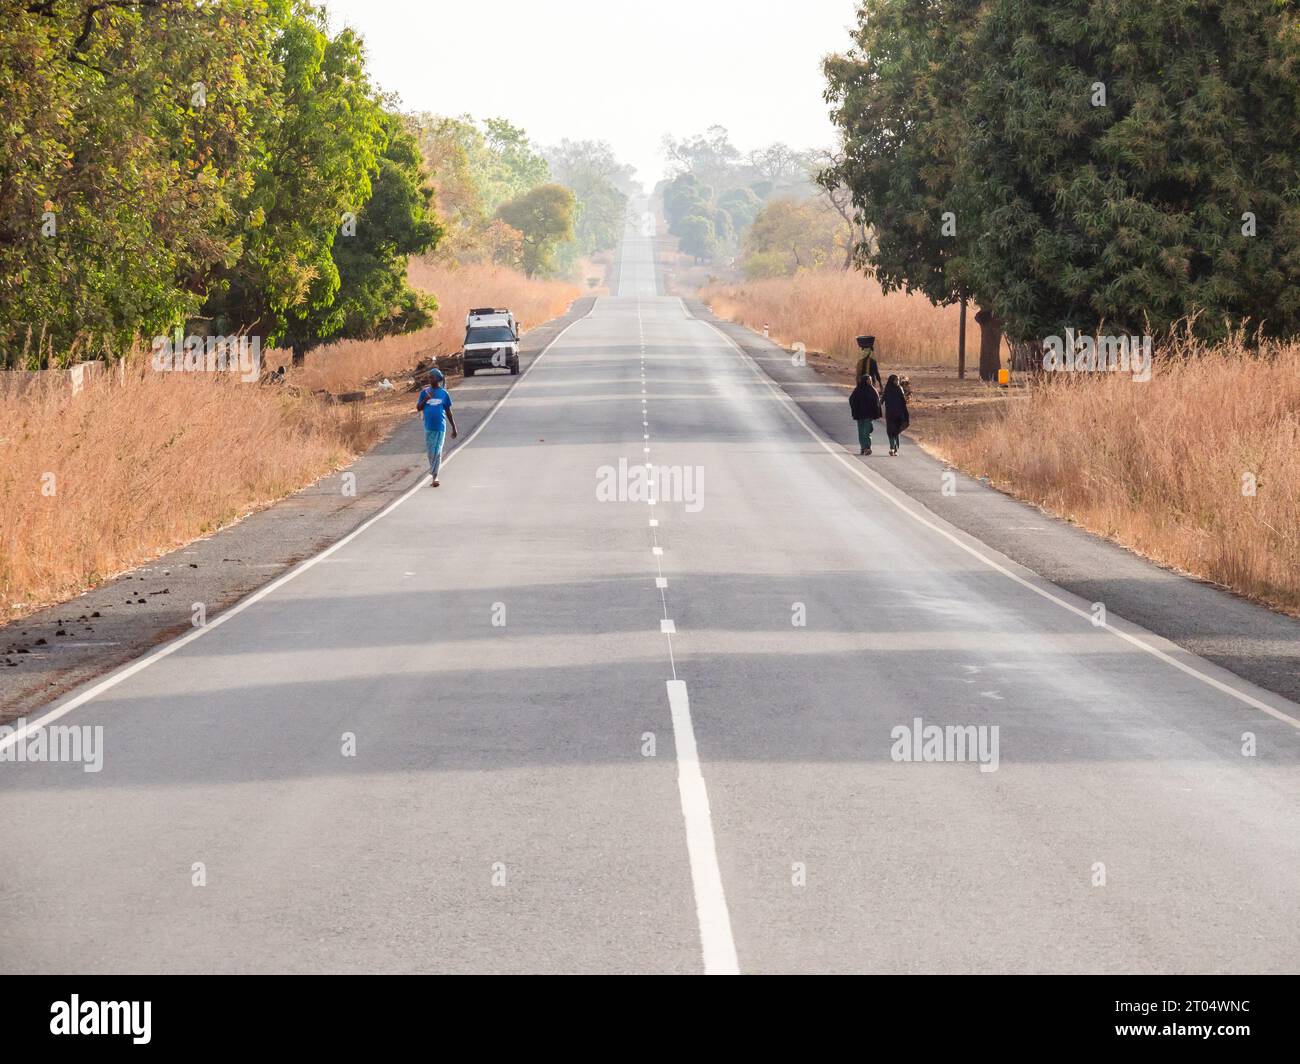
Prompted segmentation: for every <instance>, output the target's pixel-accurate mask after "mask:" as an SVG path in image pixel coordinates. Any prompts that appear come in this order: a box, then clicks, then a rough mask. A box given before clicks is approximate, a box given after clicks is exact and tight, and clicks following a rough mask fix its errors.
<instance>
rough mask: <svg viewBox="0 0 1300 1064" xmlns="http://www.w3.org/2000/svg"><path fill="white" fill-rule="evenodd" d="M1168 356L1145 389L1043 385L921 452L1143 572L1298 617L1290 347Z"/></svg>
mask: <svg viewBox="0 0 1300 1064" xmlns="http://www.w3.org/2000/svg"><path fill="white" fill-rule="evenodd" d="M1181 355H1182V357H1180V358H1179V359H1178V360H1177V361H1173V362H1159V363H1157V365H1156V368H1155V372H1154V375H1153V377H1152V379H1151V381H1150V382H1149V383H1146V384H1140V383H1135V382H1134V381H1133V380H1132V378H1131V377H1130V376H1128V375H1122V374H1097V375H1089V376H1082V375H1079V376H1071V375H1067V374H1059V375H1055V376H1050V377H1049V378H1048V379H1046V380H1045V381H1044V382H1043V383H1042V384H1039V385H1035V386H1033V387H1031V388H1030V390H1029V394H1028V395H1027V396H1026V397H1024V398H1023V399H1021V400H1020V401H1018V402H1015V403H1009V404H1007V405H1006V406H1005V408H1004V410H1003V412H1001V413H1000V414H998V415H996V416H994V417H992V418H991V419H989V420H988V421H987V422H985V423H984V424H982V425H980V426H978V427H976V428H974V429H972V430H970V431H968V432H966V433H962V434H957V433H952V434H948V435H940V436H938V437H936V438H932V439H931V440H930V441H929V443H930V447H931V449H933V450H935V451H936V452H938V453H939V454H940V455H942V456H943V457H945V458H947V459H949V460H950V461H952V462H954V463H955V464H956V465H958V466H960V467H962V468H963V469H965V470H967V471H968V472H972V473H976V474H983V475H987V476H988V477H990V478H991V480H992V482H993V483H994V484H995V485H996V486H998V487H1000V488H1003V489H1005V490H1007V491H1010V492H1011V493H1013V494H1015V495H1018V496H1020V497H1021V498H1024V499H1027V500H1029V501H1031V502H1033V503H1036V504H1038V505H1040V506H1042V507H1043V508H1044V509H1046V510H1048V511H1050V512H1052V513H1056V514H1059V515H1061V516H1063V517H1067V518H1069V519H1070V520H1072V521H1075V522H1077V523H1078V524H1080V525H1082V526H1084V527H1085V528H1088V529H1091V530H1092V531H1094V532H1098V533H1101V534H1102V535H1105V536H1109V537H1111V538H1113V539H1115V540H1117V541H1119V542H1120V543H1123V544H1125V545H1126V546H1129V547H1132V548H1134V549H1135V550H1137V551H1139V552H1140V553H1142V554H1144V555H1146V556H1148V557H1150V558H1153V559H1155V560H1156V561H1159V562H1162V563H1164V564H1166V565H1170V566H1173V567H1175V568H1177V569H1181V570H1183V571H1185V572H1188V573H1192V574H1194V575H1196V576H1199V577H1202V578H1204V579H1207V580H1211V581H1214V582H1215V583H1218V584H1222V585H1224V586H1226V587H1230V588H1232V589H1234V590H1236V591H1238V592H1241V593H1243V594H1246V595H1249V596H1250V597H1252V598H1255V599H1257V600H1259V601H1261V602H1266V603H1268V604H1269V605H1271V606H1274V607H1275V608H1278V609H1282V610H1286V611H1287V612H1290V613H1295V614H1300V490H1298V489H1297V487H1296V485H1297V484H1300V343H1292V344H1290V345H1286V346H1282V347H1277V348H1272V349H1270V350H1268V351H1266V352H1265V353H1264V356H1263V357H1257V356H1254V355H1252V354H1250V353H1248V352H1247V351H1245V350H1244V349H1243V348H1242V347H1241V345H1240V344H1239V343H1236V342H1234V343H1230V344H1225V345H1223V346H1221V347H1219V348H1217V349H1214V350H1212V351H1208V352H1207V351H1202V352H1199V353H1193V352H1191V351H1187V350H1184V351H1182V352H1181ZM1251 477H1253V478H1254V481H1255V483H1256V494H1255V495H1253V496H1252V495H1249V494H1246V493H1245V492H1243V486H1247V487H1248V486H1249V483H1250V480H1249V478H1251Z"/></svg>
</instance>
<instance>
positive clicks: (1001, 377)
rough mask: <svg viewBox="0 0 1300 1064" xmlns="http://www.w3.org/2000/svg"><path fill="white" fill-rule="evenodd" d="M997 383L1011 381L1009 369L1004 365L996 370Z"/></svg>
mask: <svg viewBox="0 0 1300 1064" xmlns="http://www.w3.org/2000/svg"><path fill="white" fill-rule="evenodd" d="M998 383H999V384H1002V385H1007V384H1010V383H1011V371H1010V370H1009V369H1007V368H1006V367H1005V366H1003V367H1002V368H1001V369H1000V370H998Z"/></svg>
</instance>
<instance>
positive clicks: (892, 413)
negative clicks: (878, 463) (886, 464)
mask: <svg viewBox="0 0 1300 1064" xmlns="http://www.w3.org/2000/svg"><path fill="white" fill-rule="evenodd" d="M880 401H881V405H882V406H884V408H885V434H886V435H887V436H889V453H890V456H891V457H892V456H893V455H896V454H898V445H899V443H900V442H901V440H900V439H899V437H901V436H902V434H903V430H904V429H905V428H907V426H908V424H909V422H910V419H909V418H908V416H907V396H906V395H904V394H903V386H902V385H901V384H899V383H898V374H896V373H891V374H890V375H889V380H888V381H886V382H885V394H884V395H883V396H881V400H880Z"/></svg>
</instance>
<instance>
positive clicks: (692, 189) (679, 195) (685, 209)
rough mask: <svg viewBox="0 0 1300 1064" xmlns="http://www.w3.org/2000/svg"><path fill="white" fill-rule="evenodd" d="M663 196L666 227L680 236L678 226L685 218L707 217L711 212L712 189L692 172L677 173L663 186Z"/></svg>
mask: <svg viewBox="0 0 1300 1064" xmlns="http://www.w3.org/2000/svg"><path fill="white" fill-rule="evenodd" d="M663 197H664V214H665V216H666V217H667V218H668V229H669V231H670V232H672V233H674V234H675V235H677V236H681V232H680V226H681V224H682V222H684V221H685V220H686V219H687V218H690V217H692V216H700V217H706V218H707V217H708V216H709V215H710V214H711V213H712V212H713V190H712V189H711V188H709V187H708V186H707V185H705V184H703V183H701V181H700V180H699V178H697V177H696V176H695V175H694V174H690V173H687V174H678V175H677V177H675V178H673V180H672V181H670V182H669V183H668V184H667V185H666V186H665V187H664V191H663Z"/></svg>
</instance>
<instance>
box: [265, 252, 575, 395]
mask: <svg viewBox="0 0 1300 1064" xmlns="http://www.w3.org/2000/svg"><path fill="white" fill-rule="evenodd" d="M407 277H408V278H409V280H410V282H411V285H412V287H414V288H418V289H422V290H423V291H425V292H431V293H432V294H433V295H434V296H436V297H437V299H438V320H437V323H436V324H435V325H433V326H432V327H431V328H428V329H421V330H419V331H418V332H412V333H406V334H405V335H402V336H390V337H387V338H385V339H383V340H343V341H340V342H339V343H335V344H326V345H323V346H321V347H318V348H316V349H314V350H312V351H309V352H308V353H307V357H306V359H305V360H304V365H303V366H302V367H301V368H299V369H296V370H293V371H292V372H291V373H290V375H289V379H290V380H291V381H292V382H293V383H294V384H296V385H299V386H300V387H303V388H306V389H308V390H311V391H316V390H323V391H327V392H331V393H333V394H335V395H338V394H340V393H342V392H350V391H357V390H360V389H361V388H362V386H363V385H364V384H365V383H366V382H367V381H373V380H375V379H376V378H379V377H382V376H395V375H398V374H401V373H404V372H406V371H407V370H410V369H411V368H412V367H413V366H414V365H415V364H416V363H417V362H419V361H420V359H421V358H428V357H429V356H431V355H450V354H454V353H455V352H457V351H459V350H460V345H461V341H462V340H464V339H465V315H466V314H468V313H469V311H470V309H471V308H472V307H487V306H493V307H509V308H510V309H511V310H513V311H514V313H515V318H516V320H518V321H519V322H520V323H521V324H522V326H523V328H524V330H525V331H527V330H528V329H529V328H530V327H532V326H534V325H541V324H542V323H543V322H547V321H550V320H551V318H554V317H558V316H559V315H561V314H563V313H564V312H565V310H566V309H567V308H568V306H569V304H570V303H572V302H573V301H574V300H575V299H577V298H578V297H579V296H580V295H582V292H581V291H580V290H579V288H578V286H577V285H574V284H571V283H570V282H568V281H551V280H541V279H534V278H529V277H527V276H525V275H524V274H522V273H520V272H519V271H518V270H512V269H509V268H507V267H505V266H495V265H492V264H490V263H479V264H469V265H464V266H458V265H456V264H454V263H453V264H448V263H442V262H431V261H428V260H425V259H412V260H411V261H410V264H409V266H408V268H407ZM265 362H266V364H267V365H268V366H271V367H275V366H277V365H288V364H289V362H290V357H289V353H288V352H287V351H284V352H281V351H276V352H273V353H271V354H268V355H267V356H266V359H265Z"/></svg>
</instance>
